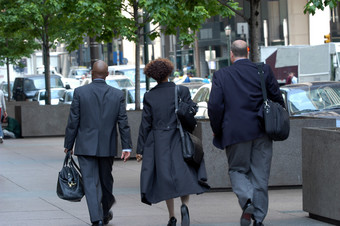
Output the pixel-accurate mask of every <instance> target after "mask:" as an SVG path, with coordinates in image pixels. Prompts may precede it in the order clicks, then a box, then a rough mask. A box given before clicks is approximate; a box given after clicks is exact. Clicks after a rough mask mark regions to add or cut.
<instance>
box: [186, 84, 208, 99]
mask: <svg viewBox="0 0 340 226" xmlns="http://www.w3.org/2000/svg"><path fill="white" fill-rule="evenodd" d="M205 84H206V83H202V82H189V83H182V84H180V85H181V86H186V87H188V88H189V91H190V95H191V97H193V96H194V95H195V93H196V92H197V91H198V89H199V88H200V87H201V86H203V85H205Z"/></svg>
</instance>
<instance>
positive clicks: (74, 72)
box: [68, 67, 91, 80]
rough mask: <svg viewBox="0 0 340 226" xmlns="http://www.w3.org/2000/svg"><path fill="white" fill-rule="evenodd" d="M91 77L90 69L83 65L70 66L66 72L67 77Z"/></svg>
mask: <svg viewBox="0 0 340 226" xmlns="http://www.w3.org/2000/svg"><path fill="white" fill-rule="evenodd" d="M90 77H91V70H90V69H88V68H85V67H77V68H71V70H70V71H69V73H68V78H74V79H78V80H79V79H84V78H90Z"/></svg>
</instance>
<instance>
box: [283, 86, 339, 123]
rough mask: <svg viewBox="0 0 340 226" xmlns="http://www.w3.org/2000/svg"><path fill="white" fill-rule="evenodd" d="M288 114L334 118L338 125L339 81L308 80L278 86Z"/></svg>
mask: <svg viewBox="0 0 340 226" xmlns="http://www.w3.org/2000/svg"><path fill="white" fill-rule="evenodd" d="M280 90H281V93H282V96H283V99H284V101H285V104H286V107H287V109H288V112H289V115H290V116H292V117H296V116H307V117H319V118H335V119H336V126H337V127H340V82H334V81H333V82H332V81H329V82H308V83H298V84H292V85H285V86H281V87H280Z"/></svg>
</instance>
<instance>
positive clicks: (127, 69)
mask: <svg viewBox="0 0 340 226" xmlns="http://www.w3.org/2000/svg"><path fill="white" fill-rule="evenodd" d="M144 67H145V65H140V83H141V87H142V86H143V85H145V83H146V76H145V74H144ZM108 70H109V75H125V76H127V77H128V78H129V79H130V80H131V81H132V82H133V83H135V78H136V67H135V65H117V66H109V68H108ZM156 85H157V82H156V80H154V79H153V78H150V88H152V87H154V86H156Z"/></svg>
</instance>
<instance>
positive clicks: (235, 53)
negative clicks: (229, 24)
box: [231, 40, 248, 62]
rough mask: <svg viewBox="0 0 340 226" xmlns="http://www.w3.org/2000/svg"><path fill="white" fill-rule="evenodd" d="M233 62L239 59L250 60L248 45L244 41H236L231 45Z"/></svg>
mask: <svg viewBox="0 0 340 226" xmlns="http://www.w3.org/2000/svg"><path fill="white" fill-rule="evenodd" d="M231 54H232V58H234V59H231V60H232V62H234V61H235V60H237V59H242V58H248V49H247V43H246V42H245V41H243V40H236V41H234V42H233V44H231Z"/></svg>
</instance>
